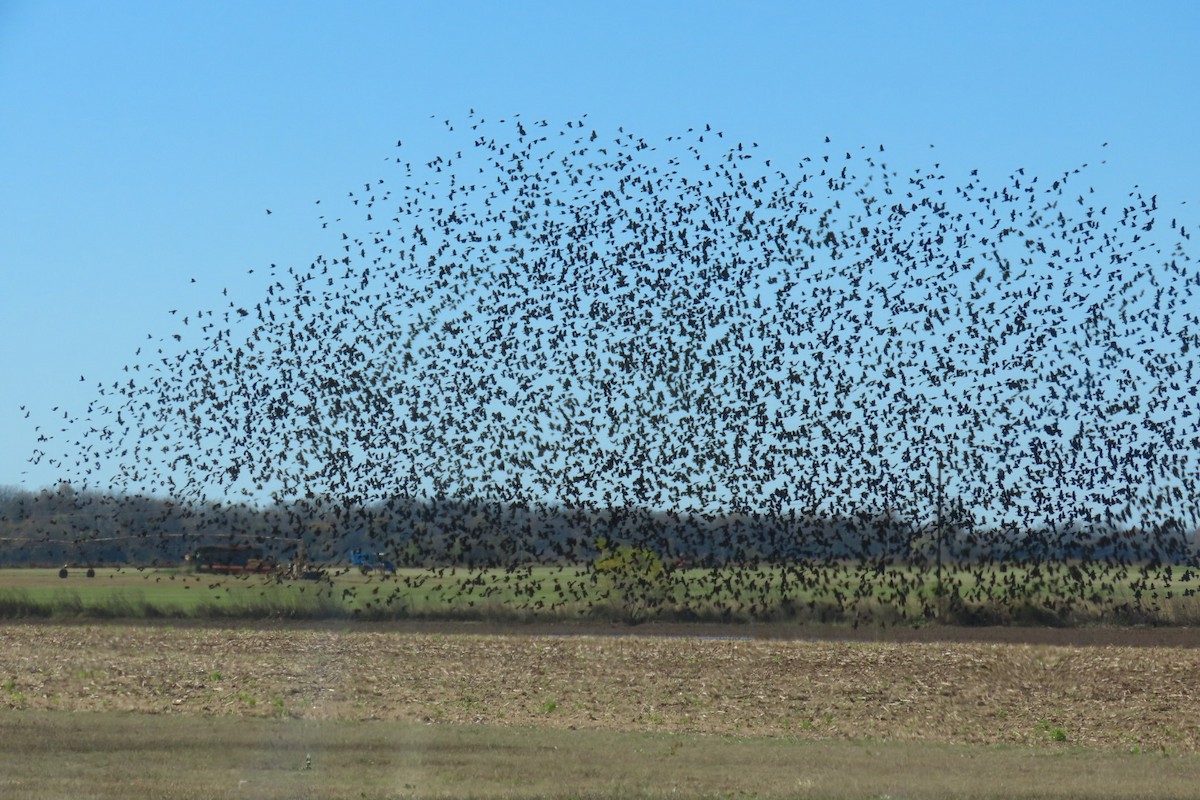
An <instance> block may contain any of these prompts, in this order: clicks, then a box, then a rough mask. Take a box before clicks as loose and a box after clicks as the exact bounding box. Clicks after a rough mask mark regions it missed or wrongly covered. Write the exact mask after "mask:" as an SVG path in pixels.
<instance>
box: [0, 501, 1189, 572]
mask: <svg viewBox="0 0 1200 800" xmlns="http://www.w3.org/2000/svg"><path fill="white" fill-rule="evenodd" d="M1196 533H1197V532H1196V531H1194V530H1189V529H1186V528H1185V527H1184V526H1183V525H1181V524H1167V525H1162V526H1158V527H1156V528H1154V529H1149V530H1143V529H1133V528H1131V529H1105V528H1102V527H1099V526H1095V525H1092V526H1087V525H1083V524H1079V523H1075V524H1070V525H1064V526H1062V527H1059V528H1053V529H1039V530H1029V529H1018V528H1015V527H1006V526H988V525H984V524H982V523H979V522H977V521H976V519H975V517H974V515H972V514H971V513H970V512H969V511H968V510H966V509H964V508H963V507H962V506H961V504H957V505H956V504H953V503H948V504H947V506H946V508H944V509H943V512H942V516H941V526H940V535H939V526H938V525H937V524H936V523H935V522H932V521H930V520H925V521H923V522H922V523H920V524H918V523H917V522H915V521H912V520H905V519H900V518H897V517H895V516H893V515H889V514H886V513H879V512H870V511H863V512H861V513H855V514H848V515H824V516H817V515H799V514H792V513H789V514H782V515H780V514H755V513H724V514H712V513H676V512H671V511H657V510H649V509H642V508H599V509H598V508H565V507H557V506H548V507H527V506H521V505H511V504H502V503H495V502H486V501H481V500H463V499H450V498H441V499H439V498H393V499H392V500H389V501H387V502H383V503H375V504H354V503H346V502H340V503H338V502H334V501H333V500H324V499H322V498H316V499H311V498H310V499H308V500H306V501H304V502H300V503H297V504H295V505H288V506H270V507H265V508H260V507H254V506H251V505H246V504H238V503H232V504H231V503H221V502H196V501H188V502H181V501H176V500H168V499H162V498H156V497H147V496H141V495H133V496H130V495H119V496H117V495H107V494H100V493H95V492H77V491H75V490H73V489H72V488H71V487H70V486H69V485H66V484H63V485H61V486H59V487H58V488H56V489H47V490H42V491H38V492H28V491H24V490H19V489H10V488H0V566H25V565H29V566H32V565H43V566H50V565H61V564H63V563H88V564H94V565H122V564H124V565H140V566H156V565H157V566H165V565H176V564H180V563H182V562H183V561H184V558H185V556H186V555H187V554H189V553H191V552H194V551H195V549H196V548H198V547H201V546H204V545H213V544H239V545H252V546H254V547H256V548H261V549H262V550H263V551H264V553H266V554H267V555H269V556H271V557H272V558H274V559H276V560H278V561H281V562H289V561H294V560H297V558H298V557H303V558H305V559H307V560H308V561H311V562H316V563H330V564H335V563H345V562H346V561H347V559H348V553H349V552H350V551H351V550H354V549H363V550H368V551H370V552H374V553H381V554H385V555H386V557H387V558H388V559H390V560H393V561H395V562H396V563H397V564H399V565H402V566H432V565H439V564H441V565H445V564H455V565H463V566H468V567H479V568H483V567H502V566H512V565H525V564H537V563H540V564H554V563H564V564H566V563H587V562H590V561H592V560H593V559H595V558H596V557H597V555H598V554H599V552H600V547H601V543H602V542H603V543H608V545H609V546H613V545H628V546H632V547H636V548H642V549H645V550H650V551H653V552H654V553H656V554H657V555H659V556H660V557H661V558H662V559H663V560H664V562H665V563H668V564H685V565H690V566H720V565H724V564H729V563H738V564H755V563H758V564H762V563H790V562H797V561H822V560H829V561H832V560H846V559H850V560H859V561H879V562H881V563H883V562H887V563H897V562H899V563H913V564H916V565H920V566H927V567H928V566H932V565H933V564H935V563H936V561H937V560H938V558H939V550H940V558H941V560H942V561H944V562H946V563H952V562H960V563H961V562H971V561H1021V562H1029V561H1033V562H1039V561H1063V560H1080V561H1091V562H1107V563H1113V564H1139V563H1140V564H1145V563H1150V564H1185V563H1186V564H1191V563H1194V562H1195V561H1196V552H1195V544H1196V539H1197V536H1196ZM939 541H940V548H939Z"/></svg>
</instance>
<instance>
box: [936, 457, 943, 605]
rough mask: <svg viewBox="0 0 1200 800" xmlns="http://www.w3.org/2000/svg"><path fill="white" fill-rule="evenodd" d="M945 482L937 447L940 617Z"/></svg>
mask: <svg viewBox="0 0 1200 800" xmlns="http://www.w3.org/2000/svg"><path fill="white" fill-rule="evenodd" d="M944 489H945V484H943V483H942V451H941V449H940V448H939V449H938V477H937V491H938V498H937V599H938V618H939V619H940V618H941V617H942V502H943V500H944Z"/></svg>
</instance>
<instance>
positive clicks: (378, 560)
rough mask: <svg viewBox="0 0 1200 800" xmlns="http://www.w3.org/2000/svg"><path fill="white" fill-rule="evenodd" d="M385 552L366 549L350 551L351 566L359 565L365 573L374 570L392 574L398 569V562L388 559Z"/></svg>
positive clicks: (360, 569)
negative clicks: (373, 551) (369, 551)
mask: <svg viewBox="0 0 1200 800" xmlns="http://www.w3.org/2000/svg"><path fill="white" fill-rule="evenodd" d="M384 556H385V554H384V553H368V552H367V551H366V550H351V551H350V566H352V567H358V571H359V572H361V573H362V574H363V575H369V574H370V573H372V572H380V573H385V574H390V573H392V572H395V571H396V562H394V561H388V560H387V559H386V558H385V557H384Z"/></svg>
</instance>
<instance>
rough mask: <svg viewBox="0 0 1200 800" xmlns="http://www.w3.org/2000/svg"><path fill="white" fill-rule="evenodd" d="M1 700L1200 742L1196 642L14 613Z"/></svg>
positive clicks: (0, 656)
mask: <svg viewBox="0 0 1200 800" xmlns="http://www.w3.org/2000/svg"><path fill="white" fill-rule="evenodd" d="M0 642H2V644H3V646H2V647H0V684H2V685H3V687H4V688H3V690H0V708H3V707H6V706H7V707H10V708H29V709H47V710H54V709H57V710H64V711H89V710H109V711H129V712H135V713H150V714H167V713H169V714H200V715H249V716H290V717H297V718H305V719H343V720H360V719H361V720H366V719H384V720H389V719H394V720H407V721H427V722H433V723H472V724H484V725H505V726H537V727H549V728H575V729H600V730H624V731H656V732H697V733H705V734H716V735H740V736H768V737H792V738H800V739H830V738H834V739H893V740H909V741H927V742H946V743H981V744H1001V743H1008V744H1027V745H1044V746H1057V745H1059V744H1061V743H1063V742H1066V743H1069V744H1074V745H1086V746H1092V747H1101V748H1132V747H1139V748H1167V749H1170V750H1174V751H1177V752H1195V751H1197V749H1198V746H1200V702H1198V700H1197V687H1198V686H1200V649H1196V648H1184V647H1163V646H1141V647H1133V646H1123V645H1113V644H1109V645H1102V646H1096V645H1092V646H1055V645H1044V644H1019V643H995V642H991V643H989V642H954V641H907V642H896V641H891V642H838V641H806V640H790V641H781V640H758V639H711V638H698V637H687V636H672V637H652V636H632V635H630V636H593V635H582V636H544V635H528V634H525V635H521V634H516V635H482V634H475V633H471V634H463V633H453V632H452V633H437V632H412V631H405V632H397V631H377V630H356V629H348V630H338V631H333V630H313V629H296V628H291V629H281V628H271V627H266V626H259V627H246V628H228V627H202V626H194V627H192V626H185V627H169V626H162V625H159V626H153V625H128V626H124V625H50V624H20V623H13V624H5V625H0Z"/></svg>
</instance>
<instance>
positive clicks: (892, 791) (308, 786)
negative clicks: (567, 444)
mask: <svg viewBox="0 0 1200 800" xmlns="http://www.w3.org/2000/svg"><path fill="white" fill-rule="evenodd" d="M0 740H2V741H4V742H5V746H4V747H3V748H0V794H3V796H4V797H6V798H9V799H10V800H35V799H36V800H44V798H51V797H55V798H56V797H63V798H67V797H70V798H82V797H87V798H95V799H96V800H107V798H121V799H122V800H124V798H129V797H159V798H192V797H196V798H200V797H203V798H213V797H249V798H280V799H281V800H282V799H283V798H288V799H289V800H291V799H292V798H329V799H330V800H338V799H339V798H410V797H411V798H419V797H430V798H443V797H453V798H627V797H647V798H676V797H756V798H777V797H778V798H785V797H806V798H879V797H906V798H979V799H981V800H982V799H984V798H1030V797H1038V798H1084V797H1086V798H1159V799H1169V798H1192V797H1195V781H1196V777H1195V776H1196V775H1197V774H1198V773H1200V756H1197V755H1194V754H1187V755H1178V754H1176V755H1163V754H1162V753H1160V752H1154V753H1128V752H1126V753H1120V752H1116V753H1114V752H1108V751H1097V750H1089V749H1085V748H1069V747H1068V748H1059V749H1055V750H1037V749H1031V748H1023V747H1000V746H982V745H946V744H930V743H915V742H887V741H859V742H848V741H801V740H795V739H772V738H738V737H717V736H704V735H700V734H652V733H637V732H633V733H631V732H623V731H593V730H573V731H572V730H567V731H563V730H555V729H548V728H537V727H523V728H505V727H495V726H479V725H428V724H421V723H413V722H400V721H378V722H347V721H344V720H320V721H304V720H266V719H245V718H229V717H191V716H183V715H136V714H121V713H88V714H75V715H69V714H63V713H56V712H42V711H8V712H4V713H0Z"/></svg>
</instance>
